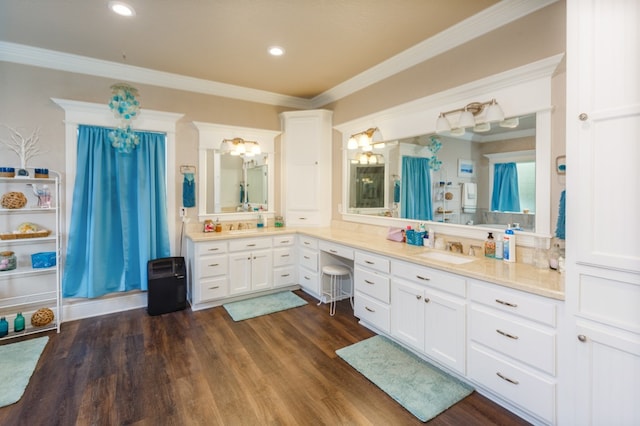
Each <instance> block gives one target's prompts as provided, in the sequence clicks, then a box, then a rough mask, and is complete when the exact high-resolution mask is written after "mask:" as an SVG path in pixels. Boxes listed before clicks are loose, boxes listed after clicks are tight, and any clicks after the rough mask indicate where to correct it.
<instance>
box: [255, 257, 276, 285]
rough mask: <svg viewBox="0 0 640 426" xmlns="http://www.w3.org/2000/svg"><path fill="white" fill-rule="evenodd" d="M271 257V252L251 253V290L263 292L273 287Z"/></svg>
mask: <svg viewBox="0 0 640 426" xmlns="http://www.w3.org/2000/svg"><path fill="white" fill-rule="evenodd" d="M272 258H273V255H272V253H271V250H260V251H254V252H253V253H251V289H252V290H264V289H267V288H271V287H272V286H273V267H272V264H273V262H272Z"/></svg>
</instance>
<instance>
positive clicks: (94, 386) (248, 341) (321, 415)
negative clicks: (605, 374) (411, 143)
mask: <svg viewBox="0 0 640 426" xmlns="http://www.w3.org/2000/svg"><path fill="white" fill-rule="evenodd" d="M296 293H297V294H299V295H300V296H302V297H304V298H305V299H307V300H308V301H309V302H310V303H309V304H308V305H306V306H304V307H301V308H296V309H291V310H288V311H284V312H279V313H276V314H272V315H267V316H263V317H259V318H254V319H250V320H246V321H241V322H234V321H233V320H232V319H231V318H230V317H229V315H228V314H227V312H226V310H225V309H224V308H222V307H217V308H214V309H208V310H204V311H199V312H192V311H191V310H188V309H187V310H185V311H180V312H174V313H170V314H164V315H161V316H155V317H150V316H148V315H147V313H146V310H145V309H137V310H133V311H128V312H124V313H117V314H112V315H105V316H100V317H96V318H89V319H85V320H81V321H73V322H69V323H63V324H62V331H61V333H60V334H55V333H50V334H49V336H50V340H49V343H48V344H47V347H46V348H45V350H44V353H43V355H42V357H41V359H40V361H39V363H38V366H37V368H36V371H35V372H34V374H33V376H32V378H31V382H30V383H29V386H28V387H27V390H26V392H25V394H24V396H23V397H22V399H21V400H20V401H18V402H17V403H16V404H14V405H11V406H8V407H4V408H0V424H2V425H311V424H313V425H413V424H421V422H420V421H419V420H418V419H416V418H415V417H414V416H412V415H411V414H410V413H409V412H408V411H406V410H405V409H404V408H402V406H400V405H399V404H397V403H396V402H395V401H394V400H392V399H391V398H390V397H389V396H387V395H386V394H385V393H384V392H382V391H381V390H379V389H378V388H377V387H376V386H375V385H373V384H372V383H371V382H369V381H368V380H367V379H365V378H364V377H363V376H362V375H360V374H359V373H358V372H356V371H355V370H354V369H352V368H351V367H350V366H349V365H348V364H347V363H345V362H344V361H342V360H341V359H340V358H339V357H338V356H337V355H336V353H335V351H336V349H339V348H342V347H344V346H347V345H350V344H352V343H355V342H357V341H360V340H363V339H366V338H367V337H370V336H372V335H373V333H372V332H371V331H369V330H367V329H366V328H364V327H362V326H360V325H359V324H358V323H357V320H356V318H355V317H354V316H353V313H352V311H351V307H350V306H349V304H348V302H346V301H345V302H340V303H339V306H338V312H337V313H336V316H335V317H333V318H332V317H330V316H329V314H328V307H327V306H326V305H322V306H319V307H318V306H316V303H315V300H314V299H312V298H310V297H309V296H307V295H306V294H304V293H302V292H296ZM6 343H10V342H6ZM0 362H1V360H0ZM0 368H10V366H1V367H0ZM429 423H430V425H492V424H499V425H524V424H527V423H526V422H525V421H523V420H522V419H520V418H518V417H517V416H515V415H513V414H511V413H510V412H508V411H507V410H504V409H503V408H501V407H499V406H498V405H496V404H494V403H492V402H491V401H489V400H488V399H486V398H484V397H482V396H480V395H479V394H477V393H475V392H474V393H473V394H472V395H470V396H469V397H467V398H466V399H464V400H463V401H461V402H460V403H458V404H456V405H455V406H453V407H451V408H450V409H448V410H447V411H445V412H444V413H442V414H441V415H439V416H438V417H436V418H435V419H433V420H432V421H431V422H429Z"/></svg>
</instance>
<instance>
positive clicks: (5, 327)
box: [0, 317, 9, 337]
mask: <svg viewBox="0 0 640 426" xmlns="http://www.w3.org/2000/svg"><path fill="white" fill-rule="evenodd" d="M7 334H9V323H8V322H7V320H6V319H5V318H4V317H2V318H0V337H4V336H6V335H7Z"/></svg>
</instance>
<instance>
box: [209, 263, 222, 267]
mask: <svg viewBox="0 0 640 426" xmlns="http://www.w3.org/2000/svg"><path fill="white" fill-rule="evenodd" d="M209 266H220V264H219V263H210V264H209Z"/></svg>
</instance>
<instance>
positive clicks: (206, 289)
mask: <svg viewBox="0 0 640 426" xmlns="http://www.w3.org/2000/svg"><path fill="white" fill-rule="evenodd" d="M199 285H200V302H205V301H208V300H214V299H220V298H222V297H226V296H227V294H228V289H227V287H228V286H227V278H226V277H219V278H209V279H204V280H201V281H200V284H199Z"/></svg>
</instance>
